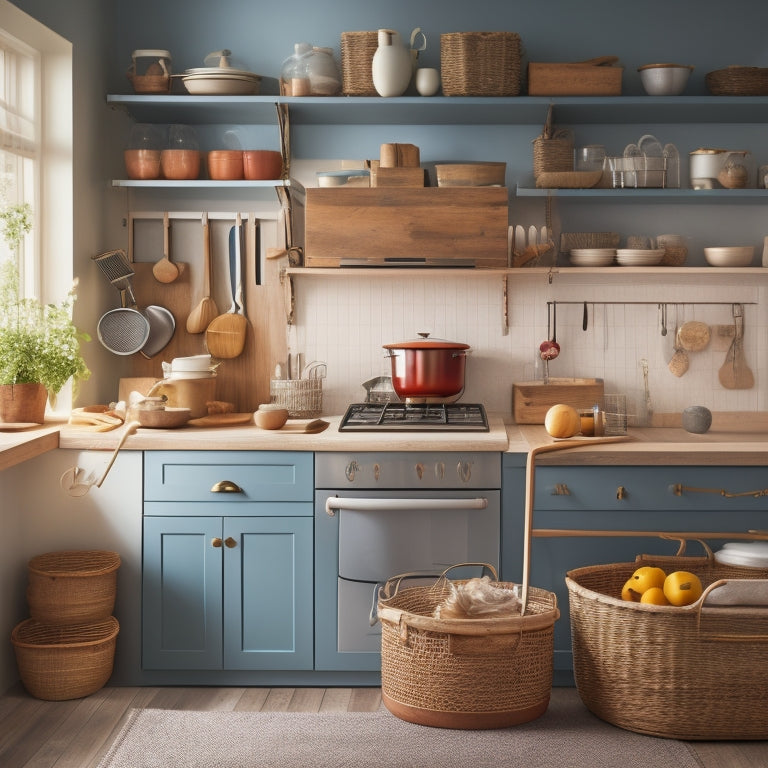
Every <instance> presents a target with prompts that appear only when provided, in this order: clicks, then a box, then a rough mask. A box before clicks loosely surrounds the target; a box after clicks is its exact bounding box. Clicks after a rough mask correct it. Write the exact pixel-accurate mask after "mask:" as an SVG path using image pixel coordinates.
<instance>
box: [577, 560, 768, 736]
mask: <svg viewBox="0 0 768 768" xmlns="http://www.w3.org/2000/svg"><path fill="white" fill-rule="evenodd" d="M640 564H642V565H655V566H658V567H660V568H663V569H664V570H665V571H666V572H667V573H669V572H671V571H675V570H686V571H691V572H693V573H695V574H696V575H697V576H699V578H700V579H701V581H702V584H703V585H704V587H705V588H706V587H707V586H709V585H711V584H713V583H714V582H716V581H718V580H720V579H766V578H768V569H761V568H747V567H734V566H726V565H720V564H718V563H717V562H716V561H715V560H714V558H713V557H712V556H711V551H710V554H709V556H707V557H701V558H696V557H654V558H651V557H648V556H644V557H641V558H638V560H637V561H636V562H634V563H614V564H611V565H597V566H589V567H586V568H577V569H575V570H572V571H570V572H569V573H568V574H567V577H566V584H567V586H568V592H569V602H570V612H571V634H572V640H573V665H574V675H575V678H576V687H577V689H578V691H579V695H580V696H581V698H582V700H583V702H584V704H586V706H587V707H588V708H589V709H590V710H591V711H592V712H593V713H594V714H596V715H597V716H598V717H600V718H602V719H603V720H606V721H608V722H609V723H612V724H613V725H616V726H619V727H620V728H625V729H627V730H630V731H636V732H637V733H644V734H648V735H651V736H662V737H665V738H672V739H686V740H715V739H766V738H768V708H766V707H765V703H764V700H765V691H766V690H768V642H766V640H768V608H766V607H765V606H759V607H750V606H722V607H721V606H718V607H705V608H701V601H700V602H699V603H694V604H693V605H691V606H686V607H683V608H675V607H671V606H656V605H645V604H642V603H631V602H627V601H624V600H622V599H621V597H620V594H621V588H622V586H623V585H624V583H625V582H626V581H627V579H628V578H629V577H630V576H631V575H632V573H633V572H634V571H635V569H636V568H637V567H639V565H640Z"/></svg>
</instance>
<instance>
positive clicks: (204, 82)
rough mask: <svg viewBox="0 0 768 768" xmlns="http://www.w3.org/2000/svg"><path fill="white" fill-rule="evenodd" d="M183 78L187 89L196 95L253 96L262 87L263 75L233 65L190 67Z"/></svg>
mask: <svg viewBox="0 0 768 768" xmlns="http://www.w3.org/2000/svg"><path fill="white" fill-rule="evenodd" d="M181 79H182V80H183V81H184V85H185V87H186V89H187V91H189V93H191V94H193V95H195V96H217V95H238V96H253V95H255V94H258V92H259V89H260V87H261V75H257V74H255V73H253V72H248V71H246V70H244V69H234V68H232V67H197V68H195V69H188V70H186V71H185V72H184V74H183V75H182V78H181Z"/></svg>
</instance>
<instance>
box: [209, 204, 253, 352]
mask: <svg viewBox="0 0 768 768" xmlns="http://www.w3.org/2000/svg"><path fill="white" fill-rule="evenodd" d="M241 231H242V221H241V219H240V214H239V213H238V214H237V225H236V227H235V237H234V246H233V245H232V243H231V242H230V259H229V279H230V284H231V287H232V306H231V307H230V308H229V312H227V313H225V314H223V315H219V316H218V317H215V318H214V319H213V320H212V321H211V324H210V325H209V326H208V330H207V331H206V332H205V341H206V344H207V345H208V351H209V352H210V353H211V355H213V357H220V358H224V359H229V358H232V357H238V356H239V355H240V354H241V353H242V351H243V348H244V347H245V336H246V333H247V331H248V320H247V319H246V318H245V315H242V314H240V308H241V304H240V302H241V300H242V275H241V264H240V243H241V240H240V237H241Z"/></svg>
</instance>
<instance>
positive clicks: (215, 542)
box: [211, 536, 222, 549]
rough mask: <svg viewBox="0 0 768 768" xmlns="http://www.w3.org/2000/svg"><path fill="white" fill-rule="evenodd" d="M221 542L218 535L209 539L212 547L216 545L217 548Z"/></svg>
mask: <svg viewBox="0 0 768 768" xmlns="http://www.w3.org/2000/svg"><path fill="white" fill-rule="evenodd" d="M221 544H222V541H221V537H219V536H214V537H213V538H212V539H211V546H212V547H216V549H218V548H219V547H220V546H221Z"/></svg>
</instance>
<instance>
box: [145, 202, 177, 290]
mask: <svg viewBox="0 0 768 768" xmlns="http://www.w3.org/2000/svg"><path fill="white" fill-rule="evenodd" d="M168 229H169V223H168V213H167V212H166V213H164V214H163V258H162V259H160V260H159V261H158V262H157V263H156V264H155V266H154V267H152V274H153V275H154V276H155V279H156V280H158V281H159V282H161V283H172V282H173V281H174V280H175V279H176V278H177V277H178V276H179V268H178V267H177V266H176V265H175V264H174V263H173V262H172V261H171V255H170V250H171V249H170V243H169V238H168Z"/></svg>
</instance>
